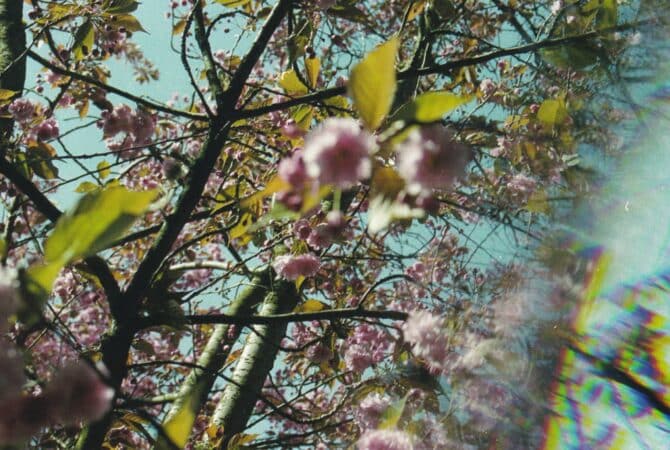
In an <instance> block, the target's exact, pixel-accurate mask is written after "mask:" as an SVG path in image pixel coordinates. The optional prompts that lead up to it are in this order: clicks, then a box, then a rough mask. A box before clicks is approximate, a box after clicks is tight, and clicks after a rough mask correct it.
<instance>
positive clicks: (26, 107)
mask: <svg viewBox="0 0 670 450" xmlns="http://www.w3.org/2000/svg"><path fill="white" fill-rule="evenodd" d="M7 109H8V110H9V112H10V113H11V114H12V118H14V120H16V121H17V122H18V123H19V124H21V125H22V126H24V125H26V124H28V123H29V122H31V121H32V120H33V119H34V118H35V114H36V112H37V109H36V108H35V105H34V104H33V102H31V101H30V100H28V99H27V98H24V97H22V98H17V99H16V100H14V101H13V102H12V103H11V104H10V105H9V107H8V108H7Z"/></svg>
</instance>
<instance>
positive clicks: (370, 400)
mask: <svg viewBox="0 0 670 450" xmlns="http://www.w3.org/2000/svg"><path fill="white" fill-rule="evenodd" d="M390 405H391V398H390V397H389V396H388V395H382V394H379V393H378V392H375V393H372V394H370V395H368V396H367V397H365V399H364V400H363V401H362V402H361V403H360V404H359V405H358V409H357V410H356V412H355V415H356V421H357V422H358V423H359V425H360V426H361V428H363V429H369V428H377V425H378V424H379V418H380V417H381V416H382V414H384V411H386V410H387V409H388V407H389V406H390Z"/></svg>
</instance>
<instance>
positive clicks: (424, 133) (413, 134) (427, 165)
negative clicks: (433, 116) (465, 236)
mask: <svg viewBox="0 0 670 450" xmlns="http://www.w3.org/2000/svg"><path fill="white" fill-rule="evenodd" d="M469 159H470V150H469V149H468V147H466V146H465V145H463V144H461V143H459V142H457V141H456V140H455V138H454V135H453V133H452V132H451V131H449V130H448V129H447V128H445V127H444V126H442V125H440V124H435V125H429V126H423V127H417V128H414V129H413V130H412V131H410V133H409V134H408V136H407V138H406V139H405V140H404V141H403V142H402V143H400V144H398V146H397V148H396V167H397V169H398V173H399V174H400V176H401V177H402V178H403V179H404V180H405V182H406V184H407V187H406V189H407V191H408V192H409V193H410V194H413V195H417V194H421V193H424V194H426V193H428V194H429V193H430V192H431V191H432V190H433V189H446V188H448V187H450V186H451V185H452V184H453V183H454V181H455V180H456V179H457V178H458V177H459V176H460V175H462V173H463V170H464V169H465V166H466V164H467V162H468V160H469Z"/></svg>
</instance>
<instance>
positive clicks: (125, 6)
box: [102, 0, 139, 14]
mask: <svg viewBox="0 0 670 450" xmlns="http://www.w3.org/2000/svg"><path fill="white" fill-rule="evenodd" d="M138 6H139V3H138V2H137V0H106V1H105V2H104V3H103V7H102V9H103V10H104V11H105V12H108V13H110V14H128V13H131V12H133V11H135V10H136V9H137V7H138Z"/></svg>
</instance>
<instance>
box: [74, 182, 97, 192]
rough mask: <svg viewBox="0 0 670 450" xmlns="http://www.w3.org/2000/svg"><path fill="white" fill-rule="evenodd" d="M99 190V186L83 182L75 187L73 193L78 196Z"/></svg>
mask: <svg viewBox="0 0 670 450" xmlns="http://www.w3.org/2000/svg"><path fill="white" fill-rule="evenodd" d="M99 189H100V186H98V185H97V184H95V183H91V182H90V181H83V182H82V183H80V184H79V186H77V188H76V189H75V190H74V191H75V192H77V193H79V194H85V193H86V192H93V191H97V190H99Z"/></svg>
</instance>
